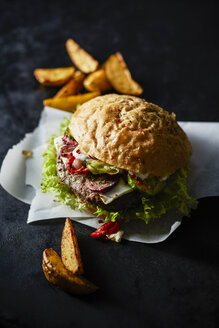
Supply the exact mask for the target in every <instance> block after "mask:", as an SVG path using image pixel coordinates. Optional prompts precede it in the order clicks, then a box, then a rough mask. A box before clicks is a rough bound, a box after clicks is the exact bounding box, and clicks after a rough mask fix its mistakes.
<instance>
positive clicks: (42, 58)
mask: <svg viewBox="0 0 219 328" xmlns="http://www.w3.org/2000/svg"><path fill="white" fill-rule="evenodd" d="M0 5H1V9H0V83H1V85H0V110H1V112H0V113H1V116H0V131H1V143H0V159H1V161H2V160H3V158H4V156H5V155H6V153H7V150H8V149H9V148H10V147H11V146H12V145H14V144H16V143H18V142H19V141H20V140H21V139H22V138H23V136H24V134H25V133H27V132H31V131H32V130H33V129H34V128H35V127H36V126H37V124H38V120H39V117H40V113H41V110H42V101H43V99H44V98H46V97H48V96H52V95H53V94H54V93H55V91H56V90H55V89H49V88H43V87H40V86H39V84H38V83H37V82H36V81H35V79H34V77H33V70H34V68H36V67H57V66H68V65H70V64H71V62H70V60H69V58H68V55H67V53H66V51H65V41H66V39H67V38H69V37H72V38H74V39H75V40H76V41H78V43H80V44H81V45H82V46H83V47H84V48H85V49H87V50H88V51H89V52H90V53H91V54H93V56H94V57H96V58H97V59H98V60H99V61H100V62H103V61H104V60H106V59H107V57H108V56H109V55H110V54H112V53H113V52H115V51H121V52H122V53H123V55H124V58H125V60H126V62H127V64H128V66H129V68H130V69H131V72H132V74H133V77H134V78H135V79H136V80H137V81H138V82H139V83H140V84H141V85H142V86H143V88H144V94H143V97H144V98H145V99H147V100H148V101H151V102H154V103H156V104H158V105H160V106H162V107H164V108H166V109H168V110H169V111H170V112H172V111H174V112H175V113H176V115H177V119H178V120H192V121H219V109H218V76H219V70H218V57H219V56H218V55H219V51H218V49H219V48H218V2H217V1H183V2H181V1H108V2H106V1H99V2H98V1H67V0H62V1H57V0H54V1H28V0H26V1H25V0H24V1H12V0H11V1H6V0H5V1H4V0H1V1H0ZM200 165H201V163H200ZM14 169H15V170H16V158H15V160H14ZM218 200H219V198H218V197H214V198H206V199H202V200H201V201H200V204H199V207H198V209H197V210H196V211H194V212H193V213H192V217H191V218H190V219H188V218H185V219H184V220H183V224H182V226H181V227H180V228H179V229H178V230H177V231H176V232H175V233H174V234H173V235H172V236H171V237H170V238H169V239H168V240H167V241H165V242H163V243H161V244H157V245H146V244H139V243H132V242H127V241H124V242H122V243H121V244H119V245H117V244H116V243H113V242H99V241H95V240H93V239H91V238H90V237H89V234H90V233H91V231H92V229H91V228H89V227H86V226H83V225H80V224H76V223H75V224H74V227H75V230H76V233H77V236H78V240H79V244H80V248H81V252H82V256H83V261H84V266H85V275H86V276H87V277H88V278H89V279H90V280H92V281H93V282H95V283H96V284H98V285H99V286H100V291H99V292H98V293H96V294H94V295H90V296H88V297H84V298H77V297H73V296H70V295H67V294H65V293H63V292H62V291H60V290H58V289H56V288H55V287H53V286H51V285H49V284H48V283H47V281H46V279H45V277H44V275H43V273H42V269H41V260H42V252H43V250H44V249H45V248H47V247H54V248H55V249H56V250H57V251H58V252H60V238H61V232H62V229H63V223H64V221H63V219H60V220H57V221H56V222H48V223H45V224H34V225H27V224H26V220H27V215H28V210H29V206H28V205H25V204H23V203H21V202H20V201H18V200H16V199H14V198H13V197H11V196H10V195H8V194H7V193H6V192H5V191H4V190H3V189H2V188H1V192H0V206H1V221H0V222H1V229H0V324H1V326H3V327H94V326H96V327H99V326H102V327H112V326H115V327H133V326H135V327H168V328H169V327H216V326H218V324H219V315H218V310H219V306H218V291H219V270H218V255H219V254H218V253H219V252H218V250H219V247H218V246H219V242H218V230H217V220H218Z"/></svg>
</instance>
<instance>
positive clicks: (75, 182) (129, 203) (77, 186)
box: [56, 156, 141, 211]
mask: <svg viewBox="0 0 219 328" xmlns="http://www.w3.org/2000/svg"><path fill="white" fill-rule="evenodd" d="M56 167H57V174H58V177H59V179H60V180H61V181H62V182H64V183H65V184H66V185H67V186H68V187H69V188H70V189H71V191H72V192H73V194H74V195H76V196H77V197H78V198H80V199H81V200H82V201H83V202H85V203H87V204H88V205H92V204H95V205H98V206H100V207H101V208H103V209H106V210H108V211H118V210H123V209H127V208H132V207H136V206H138V205H140V204H141V194H140V193H139V192H138V191H132V192H129V193H127V194H125V195H123V196H121V197H119V198H116V199H115V200H114V201H112V202H111V203H109V204H104V203H103V201H102V199H101V197H100V195H99V192H100V191H99V190H98V189H100V188H101V189H102V191H101V193H104V191H106V190H108V189H109V188H111V187H113V186H114V185H116V183H118V181H119V179H120V177H121V176H120V175H116V176H111V175H108V174H100V175H92V174H89V175H86V174H69V173H68V170H67V168H66V167H65V165H64V163H63V161H62V159H61V157H60V156H58V157H57V162H56ZM103 189H105V190H104V191H103ZM94 190H98V191H99V192H98V191H94Z"/></svg>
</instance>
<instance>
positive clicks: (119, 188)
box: [100, 179, 133, 204]
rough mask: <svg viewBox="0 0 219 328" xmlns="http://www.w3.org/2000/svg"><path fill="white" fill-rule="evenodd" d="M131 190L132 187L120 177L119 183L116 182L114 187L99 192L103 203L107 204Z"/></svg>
mask: <svg viewBox="0 0 219 328" xmlns="http://www.w3.org/2000/svg"><path fill="white" fill-rule="evenodd" d="M131 191H133V189H132V188H131V187H130V186H129V185H128V184H126V183H125V182H124V181H123V179H120V180H119V183H117V185H116V186H115V187H113V188H112V189H110V190H109V191H107V192H105V193H104V194H101V193H100V196H101V200H102V201H103V203H104V204H109V203H111V202H112V201H114V200H115V199H116V198H119V197H121V196H123V195H125V194H127V193H129V192H131Z"/></svg>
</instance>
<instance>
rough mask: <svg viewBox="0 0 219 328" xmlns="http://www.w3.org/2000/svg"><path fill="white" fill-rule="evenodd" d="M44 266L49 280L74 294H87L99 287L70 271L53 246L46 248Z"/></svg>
mask: <svg viewBox="0 0 219 328" xmlns="http://www.w3.org/2000/svg"><path fill="white" fill-rule="evenodd" d="M42 267H43V272H44V274H45V277H46V279H47V280H48V281H49V282H51V283H52V284H54V285H56V286H58V287H59V288H61V289H62V290H64V291H66V292H68V293H71V294H73V295H87V294H90V293H93V292H95V291H96V290H97V289H98V287H97V286H96V285H94V284H93V283H92V282H90V281H88V280H87V279H86V278H84V277H82V276H77V275H74V274H72V273H71V272H70V271H68V270H67V269H66V268H65V267H64V265H63V263H62V260H61V257H60V256H59V255H58V254H57V253H56V251H54V249H52V248H47V249H45V250H44V252H43V263H42Z"/></svg>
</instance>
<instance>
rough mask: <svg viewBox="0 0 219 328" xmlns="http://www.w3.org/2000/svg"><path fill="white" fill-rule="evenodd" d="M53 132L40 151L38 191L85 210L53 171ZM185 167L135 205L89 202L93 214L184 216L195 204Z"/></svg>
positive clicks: (111, 217) (148, 217) (111, 218)
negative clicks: (117, 206)
mask: <svg viewBox="0 0 219 328" xmlns="http://www.w3.org/2000/svg"><path fill="white" fill-rule="evenodd" d="M70 119H71V117H68V118H65V120H64V122H63V123H62V124H61V125H60V135H63V133H64V132H65V131H66V129H67V127H68V125H69V122H70ZM55 138H57V135H54V134H53V135H51V136H50V138H49V140H48V145H47V147H46V149H45V151H44V152H43V154H42V156H43V158H44V160H43V170H42V177H43V178H42V183H41V190H42V192H44V193H46V192H50V193H51V194H53V195H54V196H55V200H56V201H58V202H60V203H62V204H65V205H68V206H70V207H71V208H72V209H76V208H77V209H79V210H85V209H86V204H85V203H83V202H82V201H81V200H80V199H79V198H77V197H76V196H74V194H73V193H72V192H71V190H70V188H69V187H68V186H66V185H65V184H64V183H62V182H61V181H60V180H59V178H58V176H57V171H56V148H55V146H54V139H55ZM187 171H188V169H187V168H183V169H179V170H177V171H176V172H175V173H174V174H172V175H171V176H170V177H169V178H168V179H167V180H166V181H165V187H163V189H162V190H161V191H160V192H159V193H158V194H156V195H155V196H153V197H150V196H149V195H147V194H146V193H142V203H141V204H140V205H139V207H138V208H132V209H127V210H126V209H125V210H122V211H115V212H113V211H107V210H105V209H102V208H101V207H99V206H95V205H93V206H92V207H93V209H94V211H95V214H96V215H97V216H102V215H104V216H105V220H106V221H113V222H114V221H116V219H122V220H125V221H130V220H131V219H136V218H138V219H141V220H143V221H144V222H145V223H148V222H149V221H150V220H153V219H157V218H160V217H162V215H163V214H165V213H167V212H168V211H170V210H176V211H177V212H179V213H181V214H182V215H185V216H188V215H189V212H190V210H191V208H195V207H196V206H197V201H196V200H195V199H194V198H192V197H190V196H189V195H188V193H187V186H186V180H187Z"/></svg>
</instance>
